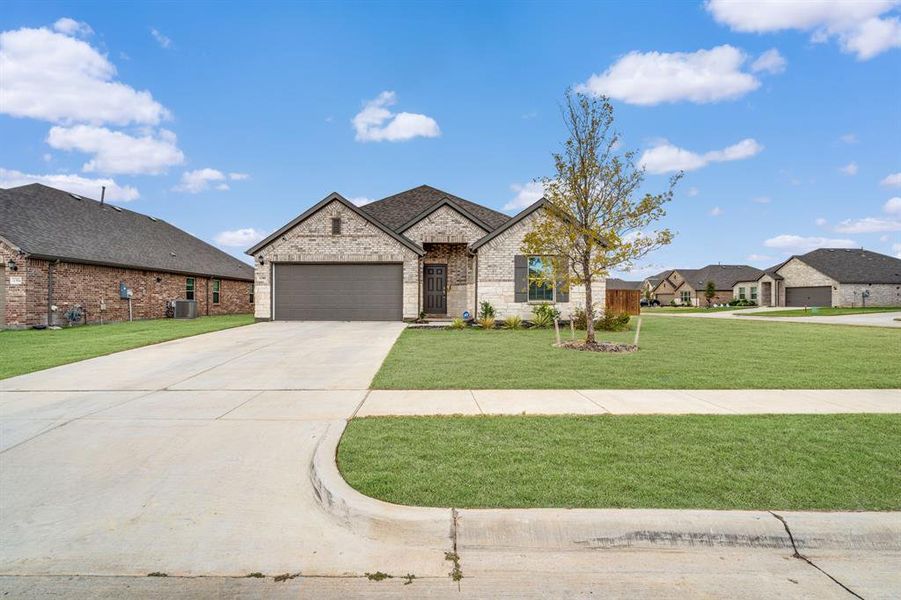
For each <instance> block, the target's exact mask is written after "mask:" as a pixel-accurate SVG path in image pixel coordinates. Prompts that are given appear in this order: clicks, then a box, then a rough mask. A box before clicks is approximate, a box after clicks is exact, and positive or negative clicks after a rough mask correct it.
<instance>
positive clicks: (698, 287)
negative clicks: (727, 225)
mask: <svg viewBox="0 0 901 600" xmlns="http://www.w3.org/2000/svg"><path fill="white" fill-rule="evenodd" d="M762 273H763V271H761V270H760V269H757V268H754V267H751V266H748V265H720V264H717V265H707V266H706V267H702V268H700V269H673V270H671V271H667V272H665V273H664V274H662V275H661V278H660V281H659V282H658V283H657V284H656V285H655V286H654V287H653V288H652V289H651V293H652V295H653V296H654V297H655V298H656V299H657V300H659V301H660V303H661V304H669V303H671V302H672V301H673V300H675V302H676V304H680V305H691V306H706V305H707V295H706V292H707V282H709V281H712V282H713V285H714V288H715V293H714V296H713V298H712V299H711V300H710V302H711V303H713V304H726V303H728V302H729V301H731V300H732V299H733V295H734V289H735V284H736V282H738V281H747V280H750V279H756V278H757V277H759V276H760V275H761V274H762ZM748 295H749V297H748V300H751V301H753V302H756V301H757V300H756V295H757V289H756V287H755V289H754V290H753V291H752V290H749V292H748Z"/></svg>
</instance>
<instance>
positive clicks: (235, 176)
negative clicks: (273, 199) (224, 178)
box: [228, 173, 250, 181]
mask: <svg viewBox="0 0 901 600" xmlns="http://www.w3.org/2000/svg"><path fill="white" fill-rule="evenodd" d="M228 178H229V179H231V180H232V181H244V180H245V179H250V175H248V174H247V173H229V174H228Z"/></svg>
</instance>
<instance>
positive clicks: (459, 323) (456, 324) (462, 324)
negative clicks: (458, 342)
mask: <svg viewBox="0 0 901 600" xmlns="http://www.w3.org/2000/svg"><path fill="white" fill-rule="evenodd" d="M450 328H451V329H466V321H464V320H463V319H461V318H460V317H456V318H455V319H454V320H453V321H451V324H450Z"/></svg>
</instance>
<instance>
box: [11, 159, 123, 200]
mask: <svg viewBox="0 0 901 600" xmlns="http://www.w3.org/2000/svg"><path fill="white" fill-rule="evenodd" d="M29 183H42V184H44V185H47V186H50V187H54V188H57V189H60V190H66V191H67V192H72V193H74V194H79V195H81V196H86V197H88V198H100V188H101V186H104V185H105V186H106V199H107V200H110V201H118V202H129V201H131V200H136V199H137V198H138V197H140V194H139V193H138V190H137V188H134V187H132V186H130V185H119V184H118V183H116V182H115V181H114V180H112V179H89V178H87V177H82V176H81V175H75V174H70V173H55V174H50V175H31V174H28V173H22V172H21V171H15V170H12V169H4V168H2V167H0V188H13V187H18V186H20V185H28V184H29Z"/></svg>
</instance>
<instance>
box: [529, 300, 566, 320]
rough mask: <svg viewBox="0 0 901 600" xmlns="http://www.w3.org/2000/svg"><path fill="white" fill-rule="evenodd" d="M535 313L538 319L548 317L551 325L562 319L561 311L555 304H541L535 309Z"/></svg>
mask: <svg viewBox="0 0 901 600" xmlns="http://www.w3.org/2000/svg"><path fill="white" fill-rule="evenodd" d="M533 312H534V313H535V316H536V317H537V316H539V315H546V316H547V317H548V319H549V320H550V322H551V323H553V322H554V319H559V318H560V309H559V308H557V307H556V306H554V305H553V304H539V305H538V306H536V307H535V310H534V311H533Z"/></svg>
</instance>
